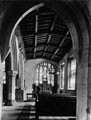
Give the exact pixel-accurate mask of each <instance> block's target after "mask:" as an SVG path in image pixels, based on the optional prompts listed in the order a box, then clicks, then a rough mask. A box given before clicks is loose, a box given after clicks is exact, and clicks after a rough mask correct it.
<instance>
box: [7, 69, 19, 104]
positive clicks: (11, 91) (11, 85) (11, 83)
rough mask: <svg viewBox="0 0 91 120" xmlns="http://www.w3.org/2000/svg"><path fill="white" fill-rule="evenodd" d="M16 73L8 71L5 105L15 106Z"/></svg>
mask: <svg viewBox="0 0 91 120" xmlns="http://www.w3.org/2000/svg"><path fill="white" fill-rule="evenodd" d="M17 73H18V72H17V71H13V70H10V71H8V76H9V77H8V78H9V80H8V101H7V105H15V103H16V102H15V82H16V75H17Z"/></svg>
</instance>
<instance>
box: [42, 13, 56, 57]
mask: <svg viewBox="0 0 91 120" xmlns="http://www.w3.org/2000/svg"><path fill="white" fill-rule="evenodd" d="M56 19H57V15H55V17H54V20H53V23H52V26H51V29H50V32H52V30H53V28H54V25H55V22H56ZM51 36H52V34H49V36H48V40H47V44H49V42H50V40H51ZM46 50H47V45H46V46H45V49H44V52H45V51H46ZM43 56H44V54H43Z"/></svg>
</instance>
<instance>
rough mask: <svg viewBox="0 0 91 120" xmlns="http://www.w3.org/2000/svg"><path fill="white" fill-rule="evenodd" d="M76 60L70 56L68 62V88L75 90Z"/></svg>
mask: <svg viewBox="0 0 91 120" xmlns="http://www.w3.org/2000/svg"><path fill="white" fill-rule="evenodd" d="M75 81H76V60H75V59H74V58H70V59H69V62H68V90H75Z"/></svg>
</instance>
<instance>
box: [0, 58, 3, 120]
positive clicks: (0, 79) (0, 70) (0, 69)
mask: <svg viewBox="0 0 91 120" xmlns="http://www.w3.org/2000/svg"><path fill="white" fill-rule="evenodd" d="M2 89H3V63H2V62H1V56H0V120H1V115H2V96H3V94H2Z"/></svg>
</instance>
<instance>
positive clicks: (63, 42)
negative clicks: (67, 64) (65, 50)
mask: <svg viewBox="0 0 91 120" xmlns="http://www.w3.org/2000/svg"><path fill="white" fill-rule="evenodd" d="M69 33H70V32H69V31H67V32H66V34H65V36H64V38H63V39H62V41H61V43H60V45H59V47H58V48H57V49H56V51H55V52H54V54H53V56H52V57H51V60H53V58H54V57H55V55H56V53H57V52H58V51H59V48H60V47H61V46H62V44H63V43H64V41H65V39H66V36H67V35H68V34H69Z"/></svg>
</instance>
